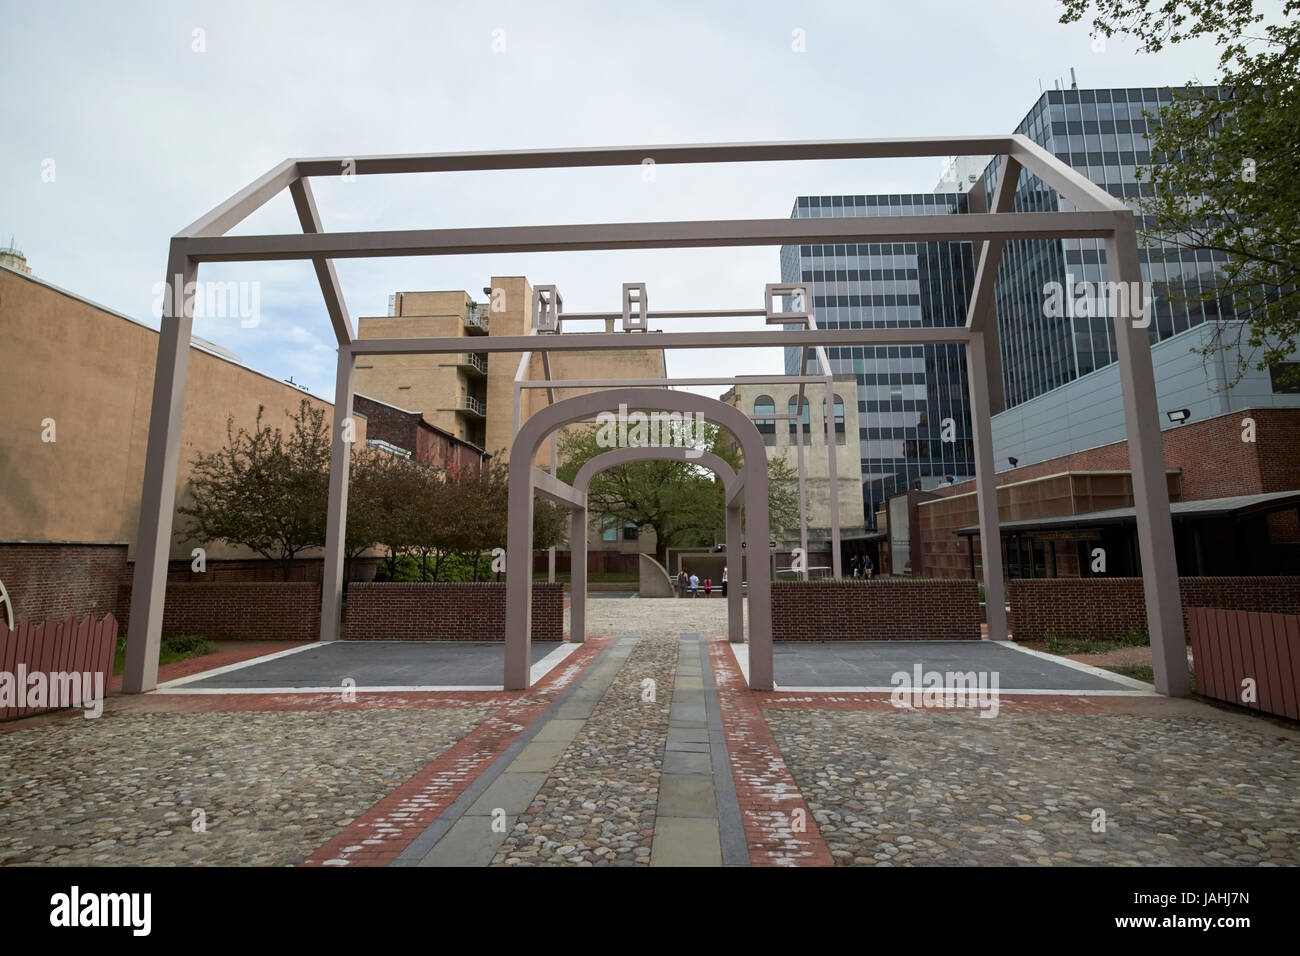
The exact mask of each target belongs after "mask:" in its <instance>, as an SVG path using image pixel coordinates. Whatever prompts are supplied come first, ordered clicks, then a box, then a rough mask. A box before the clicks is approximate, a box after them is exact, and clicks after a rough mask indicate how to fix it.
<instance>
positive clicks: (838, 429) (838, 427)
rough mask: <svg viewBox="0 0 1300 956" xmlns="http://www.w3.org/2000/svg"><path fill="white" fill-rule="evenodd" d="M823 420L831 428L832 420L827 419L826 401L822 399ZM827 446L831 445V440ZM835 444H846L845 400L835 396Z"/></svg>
mask: <svg viewBox="0 0 1300 956" xmlns="http://www.w3.org/2000/svg"><path fill="white" fill-rule="evenodd" d="M822 420H823V421H824V422H826V427H827V428H830V419H829V418H827V417H826V399H824V398H823V399H822ZM827 444H830V442H829V439H828V440H827ZM835 444H837V445H843V444H844V399H842V398H840V396H838V395H836V396H835Z"/></svg>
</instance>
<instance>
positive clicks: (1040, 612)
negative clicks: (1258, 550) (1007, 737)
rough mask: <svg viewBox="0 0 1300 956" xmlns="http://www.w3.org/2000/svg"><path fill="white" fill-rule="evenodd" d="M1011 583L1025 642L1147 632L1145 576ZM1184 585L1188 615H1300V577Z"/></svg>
mask: <svg viewBox="0 0 1300 956" xmlns="http://www.w3.org/2000/svg"><path fill="white" fill-rule="evenodd" d="M1008 587H1009V590H1010V598H1011V617H1010V622H1009V623H1010V628H1011V633H1012V634H1013V635H1014V636H1015V639H1016V640H1019V641H1037V640H1042V639H1043V638H1045V637H1047V636H1048V635H1053V636H1056V637H1123V636H1124V635H1127V634H1129V633H1131V632H1137V633H1139V634H1145V633H1146V632H1147V612H1146V602H1145V599H1144V596H1143V589H1142V579H1141V578H1034V579H1029V578H1013V579H1012V580H1011V581H1010V582H1008ZM1179 588H1180V590H1181V592H1182V600H1183V611H1184V613H1183V617H1184V619H1186V617H1187V613H1186V609H1187V608H1189V607H1213V608H1222V609H1224V610H1235V611H1266V612H1272V613H1276V614H1296V613H1300V577H1250V578H1246V577H1204V578H1194V577H1186V578H1180V579H1179ZM1184 626H1186V623H1184Z"/></svg>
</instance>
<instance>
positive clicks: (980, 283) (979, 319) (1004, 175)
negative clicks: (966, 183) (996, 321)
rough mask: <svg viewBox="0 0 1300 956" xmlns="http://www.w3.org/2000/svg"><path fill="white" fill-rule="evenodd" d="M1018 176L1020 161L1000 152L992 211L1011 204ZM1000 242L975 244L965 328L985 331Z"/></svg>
mask: <svg viewBox="0 0 1300 956" xmlns="http://www.w3.org/2000/svg"><path fill="white" fill-rule="evenodd" d="M1019 178H1020V164H1019V163H1018V162H1016V161H1015V160H1014V159H1012V158H1011V157H1009V156H1003V157H1002V165H1001V167H1000V168H999V169H998V184H997V189H996V191H995V192H994V194H993V212H994V213H995V214H999V215H1005V214H1007V213H1009V212H1011V210H1012V209H1014V208H1015V202H1016V183H1017V182H1018V181H1019ZM1004 243H1005V240H1003V239H986V240H985V241H983V242H981V243H980V244H979V264H978V265H977V266H976V267H975V281H974V284H973V285H972V287H971V297H970V306H969V307H968V308H967V310H966V328H968V329H970V330H971V331H973V332H984V331H986V330H987V328H988V324H989V319H990V317H991V316H992V315H993V293H994V291H995V287H996V285H997V278H998V266H999V265H1000V264H1001V262H1002V247H1003V245H1004Z"/></svg>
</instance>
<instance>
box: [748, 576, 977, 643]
mask: <svg viewBox="0 0 1300 956" xmlns="http://www.w3.org/2000/svg"><path fill="white" fill-rule="evenodd" d="M772 638H773V640H777V641H936V640H972V641H977V640H979V639H980V609H979V589H978V587H977V585H976V584H975V582H974V581H971V580H958V579H950V580H929V581H927V580H909V579H905V578H899V579H890V578H883V579H879V580H873V581H856V582H854V581H841V582H835V583H821V582H806V583H805V582H803V581H789V582H779V583H775V584H773V585H772Z"/></svg>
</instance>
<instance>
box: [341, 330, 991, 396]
mask: <svg viewBox="0 0 1300 956" xmlns="http://www.w3.org/2000/svg"><path fill="white" fill-rule="evenodd" d="M969 336H970V333H969V332H967V331H966V328H965V327H964V326H939V327H925V328H921V327H918V326H908V327H905V328H875V329H816V330H809V329H789V330H786V329H752V330H746V331H733V332H657V333H654V334H653V337H650V336H644V337H638V338H637V339H636V341H635V342H632V343H629V342H628V335H627V334H626V333H624V332H594V333H592V334H590V335H555V336H551V339H552V341H550V342H549V343H547V346H546V348H547V351H550V352H608V351H620V350H623V349H628V348H645V347H646V345H643V344H641V343H646V344H648V345H653V346H654V347H655V348H657V349H734V348H786V347H799V346H803V345H921V344H931V343H933V344H944V343H953V344H957V345H960V344H962V343H964V342H965V341H966V339H967V338H968V337H969ZM535 344H536V339H535V338H534V337H533V336H531V335H498V336H493V337H492V338H490V339H488V338H484V339H483V344H482V345H476V346H475V347H474V351H475V352H486V353H488V354H492V353H494V352H520V351H523V350H525V349H527V348H529V347H530V346H532V345H535ZM347 348H348V350H349V351H351V352H352V354H353V355H401V354H404V353H412V354H416V355H421V354H429V355H437V354H442V355H446V354H452V353H456V352H464V351H465V339H464V338H460V337H454V336H453V337H450V338H436V339H433V338H425V339H357V341H356V342H354V343H352V344H351V345H349V346H347ZM804 377H805V378H811V379H812V380H813V381H815V382H816V381H821V380H822V378H823V376H816V375H814V376H804ZM606 383H607V384H613V385H617V384H619V382H618V380H617V379H608V380H606Z"/></svg>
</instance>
